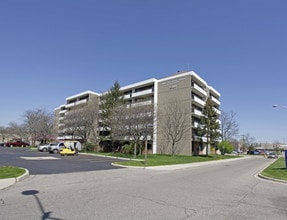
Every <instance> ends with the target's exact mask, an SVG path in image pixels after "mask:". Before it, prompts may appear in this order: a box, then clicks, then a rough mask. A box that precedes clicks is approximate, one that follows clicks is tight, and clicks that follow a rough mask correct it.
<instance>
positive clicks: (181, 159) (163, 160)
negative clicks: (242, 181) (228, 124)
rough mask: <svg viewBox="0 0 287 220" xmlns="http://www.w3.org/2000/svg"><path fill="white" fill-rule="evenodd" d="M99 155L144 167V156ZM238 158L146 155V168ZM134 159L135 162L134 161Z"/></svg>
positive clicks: (127, 164)
mask: <svg viewBox="0 0 287 220" xmlns="http://www.w3.org/2000/svg"><path fill="white" fill-rule="evenodd" d="M100 155H106V156H113V157H119V158H121V157H122V158H128V159H130V160H128V161H123V162H115V164H119V165H126V166H145V161H144V159H145V156H144V155H138V156H137V157H136V158H134V157H133V155H127V154H121V153H100ZM236 157H238V156H227V155H209V156H185V155H174V156H171V155H163V154H149V155H147V166H163V165H174V164H186V163H195V162H204V161H211V160H223V159H231V158H236ZM134 159H136V160H134Z"/></svg>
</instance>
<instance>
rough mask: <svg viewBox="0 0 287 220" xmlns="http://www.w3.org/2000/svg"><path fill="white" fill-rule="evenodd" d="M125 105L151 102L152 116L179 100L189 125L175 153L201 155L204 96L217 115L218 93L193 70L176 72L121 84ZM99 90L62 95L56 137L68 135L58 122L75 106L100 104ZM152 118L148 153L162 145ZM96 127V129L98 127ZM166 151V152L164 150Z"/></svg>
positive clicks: (157, 151)
mask: <svg viewBox="0 0 287 220" xmlns="http://www.w3.org/2000/svg"><path fill="white" fill-rule="evenodd" d="M121 91H122V92H123V94H124V100H125V102H126V103H127V107H133V106H137V105H140V106H144V105H150V104H153V105H154V113H155V117H157V115H158V114H159V113H160V112H163V111H164V110H165V108H166V106H167V105H169V103H171V102H174V101H175V100H176V101H177V102H179V103H181V105H182V106H184V108H185V109H187V110H188V112H190V114H189V115H188V116H187V118H186V120H187V121H188V123H189V124H190V127H189V130H188V132H187V135H185V137H184V138H183V139H182V140H181V141H180V143H179V144H180V146H181V147H180V148H179V151H178V153H179V154H185V155H193V154H202V153H203V152H204V151H205V148H206V139H205V138H204V137H200V136H198V135H197V133H196V129H197V128H198V126H200V117H201V115H202V109H203V107H204V105H205V103H206V100H207V98H210V99H211V100H212V101H213V104H214V108H215V110H216V112H217V113H218V116H220V110H219V109H220V104H221V103H220V93H219V92H218V91H217V90H215V89H214V88H213V87H211V86H209V85H208V84H207V83H206V81H205V80H203V79H202V78H201V77H200V76H199V75H197V74H196V73H195V72H193V71H188V72H178V73H176V74H174V75H171V76H168V77H164V78H162V79H155V78H152V79H148V80H144V81H140V82H137V83H134V84H130V85H127V86H123V87H121ZM101 96H102V94H100V93H95V92H92V91H86V92H83V93H80V94H76V95H74V96H71V97H68V98H66V103H65V104H63V105H61V106H60V107H58V108H56V109H55V116H56V117H55V118H56V127H57V128H58V134H59V138H60V139H68V138H72V137H68V136H63V134H64V133H65V132H63V131H64V130H63V129H65V125H64V124H63V123H61V121H63V120H64V118H65V116H66V115H67V114H68V113H69V111H71V110H72V109H73V108H74V107H75V106H80V105H81V106H83V107H84V106H86V105H88V103H89V102H91V101H92V100H96V102H97V103H98V104H99V106H100V102H101ZM159 126H160V124H159V123H158V122H157V120H156V118H155V120H154V124H153V134H152V137H151V139H152V144H151V145H150V146H149V149H150V152H152V153H154V154H155V153H163V151H162V148H163V147H164V145H165V144H166V140H165V137H164V135H163V133H162V131H161V130H162V129H161V128H160V127H159ZM97 129H100V128H99V127H98V128H97ZM166 153H167V152H166Z"/></svg>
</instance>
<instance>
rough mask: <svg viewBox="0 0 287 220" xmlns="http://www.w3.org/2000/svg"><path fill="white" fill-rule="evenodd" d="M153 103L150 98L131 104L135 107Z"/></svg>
mask: <svg viewBox="0 0 287 220" xmlns="http://www.w3.org/2000/svg"><path fill="white" fill-rule="evenodd" d="M151 104H152V100H148V101H144V102H136V103H132V104H131V106H132V107H135V106H143V105H151Z"/></svg>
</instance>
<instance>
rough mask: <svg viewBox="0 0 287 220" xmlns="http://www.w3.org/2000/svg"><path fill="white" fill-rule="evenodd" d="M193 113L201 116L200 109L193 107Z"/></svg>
mask: <svg viewBox="0 0 287 220" xmlns="http://www.w3.org/2000/svg"><path fill="white" fill-rule="evenodd" d="M193 113H194V114H195V115H198V116H202V112H201V111H200V110H197V109H194V110H193Z"/></svg>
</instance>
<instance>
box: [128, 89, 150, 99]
mask: <svg viewBox="0 0 287 220" xmlns="http://www.w3.org/2000/svg"><path fill="white" fill-rule="evenodd" d="M149 94H153V90H152V89H147V90H144V91H140V92H135V93H133V94H132V97H133V98H134V97H138V96H144V95H149Z"/></svg>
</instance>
